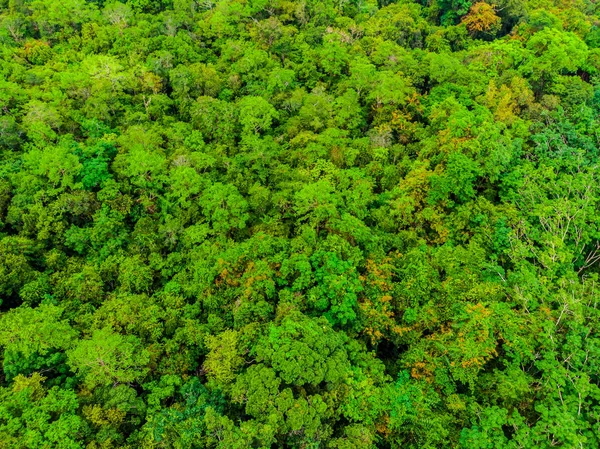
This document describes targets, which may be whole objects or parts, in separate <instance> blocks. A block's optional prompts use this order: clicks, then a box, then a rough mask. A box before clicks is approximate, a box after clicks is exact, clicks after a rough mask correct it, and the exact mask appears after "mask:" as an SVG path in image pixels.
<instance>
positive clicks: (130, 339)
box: [67, 328, 150, 389]
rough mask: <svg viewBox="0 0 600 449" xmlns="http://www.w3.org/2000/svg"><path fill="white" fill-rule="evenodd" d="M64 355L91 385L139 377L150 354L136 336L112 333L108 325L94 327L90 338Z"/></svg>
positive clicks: (115, 382)
mask: <svg viewBox="0 0 600 449" xmlns="http://www.w3.org/2000/svg"><path fill="white" fill-rule="evenodd" d="M67 356H68V363H69V365H70V366H71V368H72V369H73V371H74V372H76V373H77V374H79V375H80V376H81V377H82V380H83V382H84V384H85V385H86V386H87V387H88V388H90V389H92V388H96V387H99V386H109V385H111V384H112V385H116V384H119V383H132V382H139V381H141V380H142V379H143V378H144V376H145V375H146V372H147V368H146V365H147V364H148V361H149V358H150V354H149V353H148V351H147V350H146V349H145V348H143V347H142V346H141V345H140V341H139V339H137V338H136V337H134V336H131V335H129V336H123V335H120V334H117V333H114V332H113V331H112V330H111V329H110V328H105V329H100V330H96V331H94V332H93V333H92V335H91V338H89V339H86V340H81V341H79V342H78V343H77V344H76V345H75V346H74V347H73V349H71V350H69V351H68V352H67Z"/></svg>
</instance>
